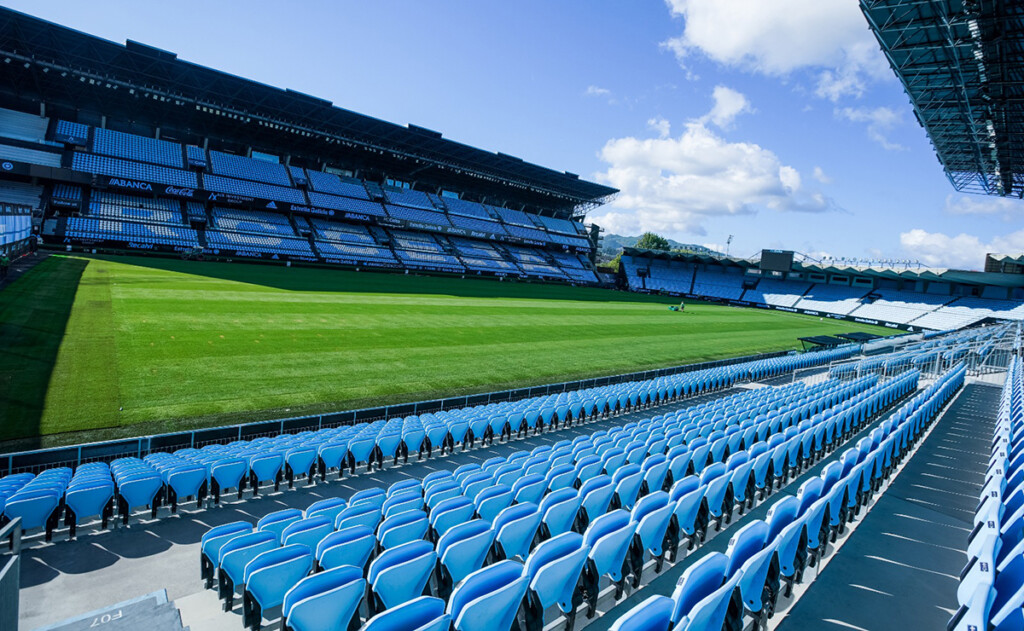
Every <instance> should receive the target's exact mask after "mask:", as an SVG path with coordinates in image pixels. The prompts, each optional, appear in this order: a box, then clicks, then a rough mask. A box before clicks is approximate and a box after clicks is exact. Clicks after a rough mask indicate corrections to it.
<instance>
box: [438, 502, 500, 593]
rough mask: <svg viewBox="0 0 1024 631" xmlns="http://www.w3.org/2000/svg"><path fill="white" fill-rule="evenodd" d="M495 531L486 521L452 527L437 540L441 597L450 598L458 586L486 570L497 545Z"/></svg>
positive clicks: (464, 523) (474, 520)
mask: <svg viewBox="0 0 1024 631" xmlns="http://www.w3.org/2000/svg"><path fill="white" fill-rule="evenodd" d="M494 535H495V532H494V529H493V528H491V524H490V523H489V522H487V521H486V520H483V519H473V520H467V521H465V522H463V523H460V524H458V525H455V526H452V527H451V528H450V529H449V530H448V532H446V533H445V534H443V535H441V538H440V539H438V541H437V556H438V570H439V572H438V574H439V576H438V595H439V596H441V597H442V598H447V597H448V596H449V595H450V594H451V590H452V588H453V587H454V586H455V584H456V583H458V582H459V581H461V580H462V579H464V578H466V577H467V576H469V575H470V574H472V573H473V572H475V571H477V570H479V569H480V568H481V567H483V564H484V560H485V559H486V558H487V554H488V553H489V552H490V550H491V546H492V545H493V544H494Z"/></svg>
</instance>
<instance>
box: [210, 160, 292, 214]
mask: <svg viewBox="0 0 1024 631" xmlns="http://www.w3.org/2000/svg"><path fill="white" fill-rule="evenodd" d="M251 162H256V163H259V161H258V160H252V161H251ZM278 166H280V165H278ZM268 179H269V178H268ZM203 185H204V186H205V187H206V188H207V189H208V190H211V191H214V192H217V193H228V194H229V195H242V196H245V197H255V198H258V199H269V200H280V201H284V202H289V203H291V204H304V203H305V202H306V200H305V198H304V197H303V196H302V192H301V191H299V190H296V189H294V188H285V187H283V186H274V185H272V184H264V183H262V182H254V181H251V180H238V179H235V178H230V177H220V176H217V175H204V176H203Z"/></svg>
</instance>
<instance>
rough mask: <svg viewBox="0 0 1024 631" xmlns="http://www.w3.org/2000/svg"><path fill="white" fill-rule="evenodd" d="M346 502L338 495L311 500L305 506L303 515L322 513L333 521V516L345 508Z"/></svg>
mask: <svg viewBox="0 0 1024 631" xmlns="http://www.w3.org/2000/svg"><path fill="white" fill-rule="evenodd" d="M346 506H348V504H347V503H346V502H345V500H343V499H341V498H340V497H329V498H327V499H323V500H319V501H316V502H313V503H312V504H310V505H309V506H308V507H307V508H306V512H305V513H304V515H305V516H306V517H315V516H317V515H323V516H325V517H327V518H328V519H330V520H331V523H332V524H333V523H334V520H335V518H336V517H337V516H338V515H339V514H340V513H341V511H343V510H345V507H346Z"/></svg>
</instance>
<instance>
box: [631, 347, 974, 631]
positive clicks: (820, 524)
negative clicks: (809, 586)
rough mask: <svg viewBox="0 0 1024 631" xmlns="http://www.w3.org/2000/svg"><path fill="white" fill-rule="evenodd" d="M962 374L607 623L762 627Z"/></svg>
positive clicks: (689, 630) (641, 630) (680, 630)
mask: <svg viewBox="0 0 1024 631" xmlns="http://www.w3.org/2000/svg"><path fill="white" fill-rule="evenodd" d="M965 374H966V368H965V367H964V366H963V365H960V366H957V367H955V368H953V369H952V370H950V371H948V372H947V373H945V374H944V375H943V376H942V377H941V378H940V379H939V380H938V381H936V382H935V383H933V384H932V385H930V386H928V387H927V388H926V389H924V390H923V391H921V392H920V393H918V394H917V395H915V396H914V397H913V398H912V399H911V400H910V401H908V402H907V403H905V404H904V405H902V406H901V407H900V408H899V409H898V410H897V411H896V412H895V413H894V414H893V415H892V416H891V417H890V418H889V419H887V420H885V421H883V422H882V423H881V424H880V425H879V426H878V427H877V428H875V429H874V430H872V431H871V433H870V434H869V435H868V436H867V437H865V438H862V439H860V440H858V441H857V443H856V445H855V446H854V447H851V448H850V449H848V450H846V451H845V452H843V454H842V455H841V456H840V457H839V458H838V459H837V460H836V461H833V462H831V463H829V464H828V465H827V466H826V467H825V468H824V469H823V471H822V473H821V475H820V476H818V477H814V478H811V479H810V480H808V481H806V482H804V483H803V484H802V485H801V486H800V489H799V490H798V491H797V494H796V496H787V497H785V498H782V499H780V500H778V501H777V502H775V503H774V504H773V505H772V506H771V508H770V509H769V511H768V514H767V515H766V517H765V519H764V520H755V521H752V522H750V523H749V524H746V525H745V526H744V527H743V528H741V529H740V530H739V531H737V532H736V533H735V534H734V535H733V536H732V538H731V539H730V540H729V544H728V547H727V548H726V551H725V553H724V554H723V553H719V552H712V553H710V554H708V555H706V556H705V557H703V558H702V559H700V560H699V561H698V562H696V563H694V564H693V565H691V566H690V567H688V568H687V569H686V571H685V572H684V573H683V574H682V576H681V577H680V578H679V580H678V582H677V584H676V587H675V590H674V591H673V593H672V595H671V596H663V595H656V596H651V597H650V598H648V599H646V600H644V601H643V602H641V603H640V604H639V605H637V606H635V607H633V608H632V609H630V610H629V611H627V612H626V613H625V614H623V615H622V616H621V617H620V618H619V619H617V620H616V621H615V622H614V623H613V625H612V627H611V628H612V629H614V630H615V631H670V630H672V631H684V630H685V631H705V630H708V629H741V628H745V625H746V624H747V623H752V624H753V628H763V627H766V626H767V619H768V618H769V617H770V616H771V615H772V614H773V613H774V611H775V608H776V605H777V600H778V597H779V596H780V595H783V594H784V595H785V596H787V597H788V596H789V595H791V594H792V588H793V585H794V584H796V583H799V582H801V581H802V580H803V572H804V568H805V567H807V566H814V565H816V564H817V563H819V562H820V560H821V558H822V557H823V556H824V555H825V554H826V552H827V548H828V542H829V541H835V540H836V536H837V535H838V534H840V533H842V531H843V528H844V525H845V523H846V522H848V521H852V520H853V519H854V518H855V517H856V516H857V514H858V513H859V512H860V509H861V507H862V506H864V505H865V504H867V502H868V501H869V500H870V499H871V497H872V495H873V494H874V493H876V492H878V490H879V489H880V488H881V485H882V483H883V482H884V481H885V479H886V478H888V477H889V476H890V475H891V473H892V471H893V470H894V468H895V467H896V466H897V465H898V464H899V463H900V461H901V460H902V459H903V458H905V457H906V455H907V453H908V452H909V451H910V449H911V448H912V447H913V445H914V443H915V442H916V441H917V440H918V439H920V437H921V436H922V435H923V432H924V431H925V430H926V429H927V427H928V425H929V424H930V423H931V422H932V421H933V420H934V419H935V418H936V417H937V415H938V413H939V412H940V411H941V409H942V408H943V406H944V405H945V404H946V402H947V401H949V399H950V398H951V397H952V396H953V395H954V394H955V393H956V392H957V391H958V390H959V389H960V388H961V386H962V385H963V382H964V376H965ZM906 379H913V380H914V381H916V375H910V374H908V375H904V376H901V377H899V378H897V379H896V380H895V381H897V382H898V381H901V380H906ZM783 585H785V588H784V590H783ZM967 628H974V629H982V628H986V627H983V626H979V627H967Z"/></svg>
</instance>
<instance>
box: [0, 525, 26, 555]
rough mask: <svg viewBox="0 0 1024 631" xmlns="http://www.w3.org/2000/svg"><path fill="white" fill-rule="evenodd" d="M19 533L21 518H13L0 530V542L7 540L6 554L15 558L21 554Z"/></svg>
mask: <svg viewBox="0 0 1024 631" xmlns="http://www.w3.org/2000/svg"><path fill="white" fill-rule="evenodd" d="M21 533H22V528H21V517H15V518H14V519H13V520H11V521H9V522H7V524H5V525H4V526H3V527H2V528H0V540H3V539H9V541H8V544H7V547H8V552H10V553H12V554H14V555H15V556H17V555H19V554H21ZM0 554H2V552H0Z"/></svg>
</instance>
